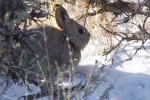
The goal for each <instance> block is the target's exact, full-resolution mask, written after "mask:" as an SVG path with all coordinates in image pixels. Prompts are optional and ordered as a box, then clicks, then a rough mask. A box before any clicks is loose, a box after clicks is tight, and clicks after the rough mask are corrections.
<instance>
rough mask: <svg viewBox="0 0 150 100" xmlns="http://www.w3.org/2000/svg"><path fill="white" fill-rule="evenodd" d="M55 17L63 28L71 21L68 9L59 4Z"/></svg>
mask: <svg viewBox="0 0 150 100" xmlns="http://www.w3.org/2000/svg"><path fill="white" fill-rule="evenodd" d="M55 8H56V9H55V18H56V22H57V24H58V26H59V27H60V28H61V29H63V30H64V29H65V26H66V25H67V24H68V23H69V21H70V18H69V15H68V13H67V11H66V10H65V9H64V8H63V7H62V6H61V5H59V4H56V5H55Z"/></svg>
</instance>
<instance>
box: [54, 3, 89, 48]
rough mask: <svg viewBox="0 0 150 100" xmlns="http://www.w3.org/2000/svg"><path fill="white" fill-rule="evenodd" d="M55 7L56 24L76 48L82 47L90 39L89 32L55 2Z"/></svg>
mask: <svg viewBox="0 0 150 100" xmlns="http://www.w3.org/2000/svg"><path fill="white" fill-rule="evenodd" d="M55 8H56V9H55V18H56V22H57V24H58V26H59V27H60V28H61V29H62V31H63V33H65V35H66V36H67V37H68V38H69V41H70V42H71V43H72V44H73V45H74V46H75V47H76V49H78V50H81V49H83V48H84V47H85V46H86V44H87V43H88V41H89V39H90V33H89V32H88V31H87V30H86V29H85V28H84V27H83V26H81V25H80V24H78V23H77V22H76V21H74V20H73V19H71V18H70V17H69V15H68V13H67V11H66V10H65V9H64V8H63V7H62V6H61V5H59V4H56V5H55Z"/></svg>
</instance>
